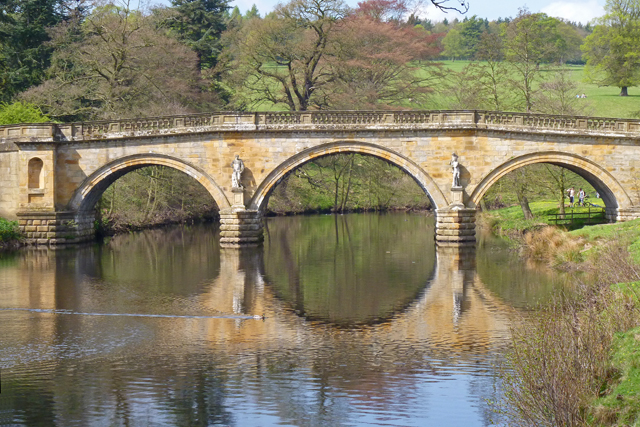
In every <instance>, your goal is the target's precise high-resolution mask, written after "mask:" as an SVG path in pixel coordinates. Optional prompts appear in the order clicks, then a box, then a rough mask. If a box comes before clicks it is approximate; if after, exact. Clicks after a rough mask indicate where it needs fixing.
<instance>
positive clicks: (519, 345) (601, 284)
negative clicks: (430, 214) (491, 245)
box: [478, 206, 640, 426]
mask: <svg viewBox="0 0 640 427" xmlns="http://www.w3.org/2000/svg"><path fill="white" fill-rule="evenodd" d="M519 209H520V208H519V207H516V208H505V209H499V210H496V211H490V212H488V213H484V214H481V216H480V218H479V221H478V223H479V224H480V226H481V227H489V228H491V230H493V231H494V232H495V233H496V234H498V235H501V236H502V237H506V238H508V239H509V240H510V241H511V242H512V244H514V245H516V246H517V247H518V248H519V250H520V251H521V252H522V253H523V255H524V256H527V257H529V258H534V259H537V260H541V261H545V262H547V263H548V264H549V265H551V266H553V267H556V268H561V269H564V270H573V271H579V272H580V273H579V274H578V275H576V279H575V280H574V284H573V289H572V290H571V291H570V292H563V293H560V294H558V295H557V296H556V297H555V298H553V299H552V301H551V302H550V303H549V304H547V305H545V306H543V307H540V308H538V309H537V310H535V311H533V312H531V313H527V314H526V315H524V316H523V318H522V319H521V321H520V322H517V323H516V325H515V326H514V327H513V338H512V349H511V351H510V352H509V353H508V355H507V362H506V367H507V369H506V370H505V374H503V381H504V386H505V399H504V402H502V405H501V406H500V408H501V410H502V411H504V412H505V413H506V414H507V415H508V416H509V418H510V419H511V420H512V422H511V423H510V425H523V426H545V425H546V426H557V425H567V426H574V425H581V426H582V425H599V426H622V425H624V426H640V400H639V398H638V396H639V395H640V355H638V352H637V348H638V347H639V346H640V220H634V221H629V222H624V223H616V224H603V225H595V226H589V227H584V228H581V229H577V230H573V231H567V230H565V229H562V228H559V227H555V226H549V225H548V224H546V222H545V221H543V220H540V218H541V217H542V218H544V217H543V216H542V215H540V212H541V211H543V210H542V209H540V206H532V210H533V211H534V214H535V212H536V211H538V215H537V219H534V220H531V221H525V220H524V219H522V213H521V211H520V218H518V215H517V213H518V210H519ZM612 284H614V285H612Z"/></svg>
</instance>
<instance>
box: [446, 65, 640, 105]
mask: <svg viewBox="0 0 640 427" xmlns="http://www.w3.org/2000/svg"><path fill="white" fill-rule="evenodd" d="M470 62H471V61H442V64H443V65H444V66H445V67H446V68H448V69H450V70H452V71H456V72H460V71H462V69H463V68H464V67H465V66H467V65H468V64H469V63H470ZM568 68H569V69H570V70H571V71H572V73H571V77H572V79H573V80H574V81H575V82H576V83H577V84H578V89H577V90H576V92H577V93H576V94H578V93H579V94H582V93H584V94H585V95H587V98H586V99H580V100H579V102H584V103H585V104H587V112H588V114H587V115H589V116H593V117H616V118H638V116H639V113H640V87H631V88H629V96H620V95H619V94H620V88H617V87H611V86H602V87H599V86H598V85H595V84H592V83H587V82H585V73H584V66H583V65H569V66H568ZM547 73H550V71H546V70H543V71H542V75H543V78H544V75H545V74H547Z"/></svg>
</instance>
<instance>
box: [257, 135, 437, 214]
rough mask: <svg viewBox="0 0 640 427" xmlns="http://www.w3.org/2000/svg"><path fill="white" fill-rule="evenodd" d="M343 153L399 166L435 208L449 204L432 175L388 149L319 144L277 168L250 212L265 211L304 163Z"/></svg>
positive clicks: (346, 143) (361, 144) (358, 144)
mask: <svg viewBox="0 0 640 427" xmlns="http://www.w3.org/2000/svg"><path fill="white" fill-rule="evenodd" d="M340 153H358V154H367V155H371V156H375V157H378V158H380V159H383V160H386V161H388V162H389V163H391V164H393V165H395V166H397V167H399V168H400V169H402V170H403V171H405V172H406V173H407V174H408V175H409V176H411V177H412V178H413V179H414V180H415V181H416V182H417V183H418V185H419V186H420V187H421V188H422V189H423V190H424V192H425V194H426V195H427V197H428V198H429V200H430V201H431V203H432V204H433V207H434V209H438V208H441V207H445V206H447V205H448V202H447V199H446V198H445V196H444V194H443V193H442V191H441V190H440V188H439V187H438V186H437V184H436V183H435V181H434V180H433V178H431V176H429V175H428V174H427V173H426V172H425V171H424V170H423V169H422V168H421V167H420V166H419V165H417V164H416V163H415V162H413V161H412V160H410V159H408V158H407V157H405V156H403V155H401V154H398V153H396V152H394V151H392V150H390V149H388V148H385V147H381V146H378V145H374V144H370V143H366V142H360V141H342V142H332V143H328V144H322V145H318V146H315V147H312V148H309V149H307V150H304V151H301V152H300V153H298V154H296V155H294V156H291V157H290V158H289V159H287V160H286V161H285V162H283V163H281V164H280V165H278V166H277V167H276V168H275V169H274V170H273V171H271V173H269V175H267V177H266V178H265V179H264V180H263V181H262V182H261V183H260V185H259V186H258V188H257V189H256V192H255V194H254V196H253V198H252V199H251V201H250V202H249V206H248V209H252V210H258V211H263V210H264V209H265V208H266V203H267V201H268V199H269V194H271V191H273V189H274V188H275V187H276V186H277V185H278V183H279V182H280V181H281V180H282V178H284V177H285V176H286V175H288V174H289V173H291V172H292V171H293V170H295V169H296V168H298V167H299V166H301V165H302V164H304V163H306V162H308V161H310V160H313V159H315V158H318V157H324V156H329V155H332V154H340Z"/></svg>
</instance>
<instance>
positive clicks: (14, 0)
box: [0, 0, 63, 101]
mask: <svg viewBox="0 0 640 427" xmlns="http://www.w3.org/2000/svg"><path fill="white" fill-rule="evenodd" d="M61 3H62V2H61V1H60V0H6V1H3V2H1V3H0V101H9V100H11V99H12V98H13V97H14V96H15V95H16V94H17V93H19V92H21V91H23V90H26V89H28V88H29V87H31V86H33V85H36V84H39V83H40V82H41V81H42V80H43V79H44V73H45V70H46V69H47V67H48V66H49V59H50V57H51V53H52V48H51V46H50V45H49V44H48V43H47V42H48V41H49V35H48V33H47V28H49V27H52V26H54V25H56V24H58V23H59V22H61V21H62V19H63V15H62V13H61Z"/></svg>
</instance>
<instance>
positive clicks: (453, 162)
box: [451, 153, 460, 187]
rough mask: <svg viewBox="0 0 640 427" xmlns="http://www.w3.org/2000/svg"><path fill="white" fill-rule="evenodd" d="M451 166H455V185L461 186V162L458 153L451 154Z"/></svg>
mask: <svg viewBox="0 0 640 427" xmlns="http://www.w3.org/2000/svg"><path fill="white" fill-rule="evenodd" d="M451 167H452V168H453V171H452V172H453V186H454V187H460V164H459V163H458V155H457V154H456V153H453V154H452V155H451Z"/></svg>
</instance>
